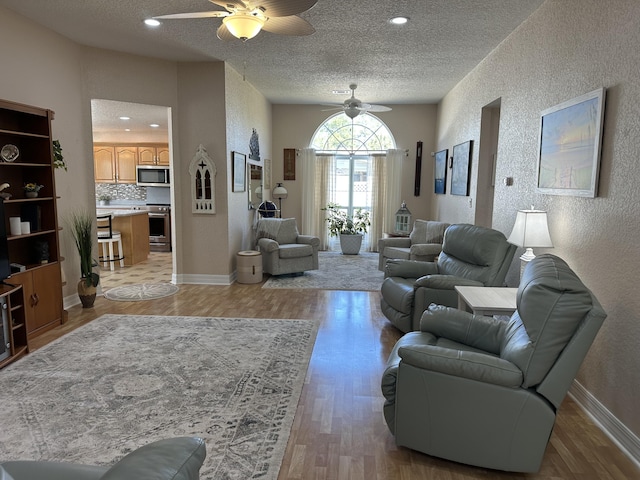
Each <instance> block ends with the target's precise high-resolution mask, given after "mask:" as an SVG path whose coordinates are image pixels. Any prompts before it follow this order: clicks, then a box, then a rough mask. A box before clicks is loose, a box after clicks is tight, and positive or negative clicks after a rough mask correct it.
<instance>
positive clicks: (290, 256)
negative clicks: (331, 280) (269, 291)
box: [256, 218, 320, 275]
mask: <svg viewBox="0 0 640 480" xmlns="http://www.w3.org/2000/svg"><path fill="white" fill-rule="evenodd" d="M256 238H257V248H258V250H259V251H260V253H262V270H263V271H264V272H266V273H269V274H271V275H284V274H288V273H302V272H305V271H307V270H317V269H318V249H319V248H320V239H319V238H318V237H314V236H311V235H300V233H298V226H297V224H296V219H295V218H261V219H260V220H259V221H258V227H257V230H256Z"/></svg>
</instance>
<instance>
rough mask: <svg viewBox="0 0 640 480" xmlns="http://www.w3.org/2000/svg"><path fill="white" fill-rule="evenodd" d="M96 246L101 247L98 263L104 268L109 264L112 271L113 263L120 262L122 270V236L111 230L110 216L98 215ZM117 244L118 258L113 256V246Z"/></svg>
mask: <svg viewBox="0 0 640 480" xmlns="http://www.w3.org/2000/svg"><path fill="white" fill-rule="evenodd" d="M97 220H98V221H97V228H98V246H100V245H101V246H102V255H100V261H101V262H103V263H104V266H105V267H106V266H107V264H109V268H110V270H114V263H115V262H116V261H117V260H120V268H124V255H123V254H122V236H121V235H120V232H119V231H117V230H114V229H113V226H112V220H113V218H112V215H111V214H109V215H98V216H97ZM114 243H117V244H118V257H117V258H116V256H115V255H114V251H113V244H114ZM107 252H108V254H107Z"/></svg>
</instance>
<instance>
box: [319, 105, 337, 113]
mask: <svg viewBox="0 0 640 480" xmlns="http://www.w3.org/2000/svg"><path fill="white" fill-rule="evenodd" d="M327 106H328V105H327ZM333 110H342V105H336V106H334V107H332V108H323V109H322V110H320V111H321V112H332V111H333Z"/></svg>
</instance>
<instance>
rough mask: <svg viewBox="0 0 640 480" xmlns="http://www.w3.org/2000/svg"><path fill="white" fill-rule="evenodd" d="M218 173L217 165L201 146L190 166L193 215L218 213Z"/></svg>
mask: <svg viewBox="0 0 640 480" xmlns="http://www.w3.org/2000/svg"><path fill="white" fill-rule="evenodd" d="M216 173H217V171H216V164H215V163H213V160H211V158H210V157H209V155H208V154H207V151H206V150H205V148H204V147H203V146H202V144H200V145H199V146H198V150H197V151H196V154H195V155H194V157H193V159H192V160H191V164H190V165H189V174H190V175H191V212H192V213H209V214H215V213H216V181H215V180H216Z"/></svg>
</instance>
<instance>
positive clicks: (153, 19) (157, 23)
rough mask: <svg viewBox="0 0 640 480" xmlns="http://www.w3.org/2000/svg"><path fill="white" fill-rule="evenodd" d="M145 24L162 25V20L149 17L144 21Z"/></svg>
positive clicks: (151, 25)
mask: <svg viewBox="0 0 640 480" xmlns="http://www.w3.org/2000/svg"><path fill="white" fill-rule="evenodd" d="M144 23H145V25H148V26H149V27H157V26H159V25H160V22H159V21H158V20H156V19H155V18H147V19H145V21H144Z"/></svg>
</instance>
